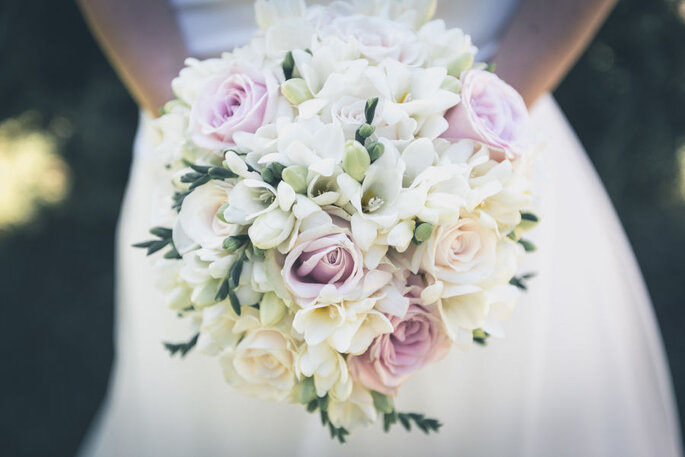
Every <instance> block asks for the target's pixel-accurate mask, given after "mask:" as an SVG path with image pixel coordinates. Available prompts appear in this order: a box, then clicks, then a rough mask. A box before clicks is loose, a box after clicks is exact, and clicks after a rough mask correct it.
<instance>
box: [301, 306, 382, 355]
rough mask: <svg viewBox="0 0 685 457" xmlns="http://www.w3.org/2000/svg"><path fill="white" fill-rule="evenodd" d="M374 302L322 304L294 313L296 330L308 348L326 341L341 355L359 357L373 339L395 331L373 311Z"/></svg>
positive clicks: (379, 314) (380, 315) (380, 314)
mask: <svg viewBox="0 0 685 457" xmlns="http://www.w3.org/2000/svg"><path fill="white" fill-rule="evenodd" d="M375 301H376V300H375V299H372V298H366V299H363V300H360V301H356V302H343V303H334V304H330V305H326V304H321V305H315V306H312V307H309V308H305V309H301V310H299V311H298V312H297V313H295V319H294V320H293V328H294V329H295V330H296V331H298V332H300V333H302V334H303V335H304V338H305V341H306V342H307V344H309V345H313V344H320V343H322V342H324V341H326V342H327V343H328V344H329V345H330V346H331V347H333V348H334V349H335V350H336V351H338V352H341V353H351V354H359V353H362V352H364V351H365V350H366V348H368V347H369V345H370V344H371V342H372V341H373V339H374V338H375V337H376V336H378V335H380V334H383V333H388V332H391V331H392V324H391V323H390V320H388V318H387V317H386V316H385V315H383V314H382V313H380V312H378V311H375V310H374V309H373V307H374V305H375Z"/></svg>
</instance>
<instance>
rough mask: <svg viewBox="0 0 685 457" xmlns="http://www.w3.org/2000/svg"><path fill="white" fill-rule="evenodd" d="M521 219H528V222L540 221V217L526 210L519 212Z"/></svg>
mask: <svg viewBox="0 0 685 457" xmlns="http://www.w3.org/2000/svg"><path fill="white" fill-rule="evenodd" d="M521 219H523V220H524V221H530V222H540V218H539V217H538V216H537V215H536V214H533V213H528V212H522V213H521Z"/></svg>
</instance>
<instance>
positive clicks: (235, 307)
mask: <svg viewBox="0 0 685 457" xmlns="http://www.w3.org/2000/svg"><path fill="white" fill-rule="evenodd" d="M228 298H229V300H230V301H231V308H233V311H235V313H236V314H237V315H238V316H240V300H238V296H237V295H236V294H235V292H233V291H232V290H229V291H228Z"/></svg>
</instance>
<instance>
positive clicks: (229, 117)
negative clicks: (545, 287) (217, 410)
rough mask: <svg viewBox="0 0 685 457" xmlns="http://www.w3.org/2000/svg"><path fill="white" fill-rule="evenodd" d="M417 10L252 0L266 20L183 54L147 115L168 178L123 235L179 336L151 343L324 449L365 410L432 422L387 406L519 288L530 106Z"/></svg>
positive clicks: (496, 320) (471, 336) (495, 315)
mask: <svg viewBox="0 0 685 457" xmlns="http://www.w3.org/2000/svg"><path fill="white" fill-rule="evenodd" d="M432 10H433V2H430V1H420V0H415V1H410V0H404V1H392V0H390V1H381V0H378V1H359V2H356V3H348V2H336V3H333V4H331V5H330V6H327V7H322V6H312V7H309V8H307V7H305V5H304V4H303V2H301V1H297V0H287V1H275V0H273V1H265V0H260V1H258V2H257V4H256V14H257V22H258V24H259V26H260V27H261V29H262V30H261V32H259V33H258V34H257V35H256V36H255V37H254V38H253V39H252V41H251V42H250V43H249V44H248V45H246V46H244V47H242V48H238V49H236V50H234V51H233V52H230V53H225V54H223V55H222V56H221V58H215V59H209V60H205V61H198V60H195V59H188V60H187V62H186V65H187V66H186V68H184V69H183V70H182V71H181V73H180V75H179V76H178V77H177V78H176V79H175V80H174V81H173V90H174V93H175V96H176V99H175V100H174V101H172V102H170V103H168V104H167V105H166V106H165V108H164V110H163V115H162V116H161V117H160V118H159V119H157V120H156V121H155V123H156V126H157V128H158V130H159V132H160V136H159V144H158V147H157V152H158V157H159V158H160V159H161V160H162V161H163V163H164V167H162V166H160V172H165V173H168V174H169V183H170V184H169V188H168V191H166V193H164V200H165V201H163V202H160V204H159V208H156V209H155V218H156V219H157V220H158V221H162V222H161V223H159V225H160V226H157V227H155V228H153V229H152V230H151V233H152V234H153V235H155V236H156V239H154V240H151V241H147V242H144V243H139V244H138V245H137V246H139V247H143V248H147V250H148V253H149V254H152V253H154V252H156V251H160V250H162V249H165V248H166V252H165V253H164V255H163V257H160V258H159V259H158V260H157V267H158V269H159V273H160V275H159V276H160V286H161V288H162V289H163V290H164V292H165V294H166V297H167V301H168V305H169V306H170V307H171V308H172V309H173V310H174V311H175V312H177V313H178V314H179V316H180V317H184V318H188V320H189V322H190V325H191V327H192V329H193V334H194V336H193V337H192V338H191V339H190V340H189V341H187V342H185V343H178V344H172V343H166V346H167V348H168V349H169V350H170V351H171V352H172V354H173V353H176V352H179V353H181V354H182V355H185V353H186V352H188V351H189V350H190V349H191V348H192V347H194V346H197V349H199V350H201V351H202V352H204V353H206V354H208V355H210V356H215V357H216V359H217V360H218V363H219V364H220V366H221V368H222V370H223V373H224V376H225V379H226V381H227V383H228V384H230V385H231V386H233V387H234V388H236V389H238V390H240V391H241V392H243V393H245V394H247V395H252V396H256V397H259V398H261V399H264V400H271V401H279V402H282V401H288V402H294V403H301V404H303V405H305V407H306V409H307V410H308V411H310V412H313V411H316V410H318V411H319V413H320V415H321V419H322V422H323V424H324V425H326V426H328V427H329V429H330V432H331V435H332V436H333V437H335V438H337V439H339V440H340V441H344V439H345V436H346V435H347V434H348V433H349V432H348V430H350V429H352V428H353V427H355V426H358V425H362V424H370V423H372V422H374V421H375V420H376V419H378V418H382V420H383V423H384V428H385V430H386V431H387V430H388V429H389V428H390V427H391V426H392V425H393V424H395V423H400V424H401V425H402V426H404V427H405V428H407V429H410V428H411V427H412V426H415V427H417V428H419V429H421V430H423V431H424V432H429V431H436V430H437V429H438V428H439V427H440V423H439V422H438V421H437V420H436V419H431V418H428V417H426V416H424V415H423V414H419V413H414V412H411V413H404V412H399V411H397V410H396V409H395V405H394V401H393V399H394V397H395V396H397V395H398V393H399V392H400V390H401V389H400V388H401V386H402V384H403V383H404V382H405V381H406V380H407V379H408V378H410V377H411V376H413V375H415V374H416V373H418V372H419V371H420V370H421V369H422V368H423V367H425V366H426V365H427V364H429V363H430V362H433V361H436V360H438V359H440V358H442V357H444V356H445V355H446V354H447V352H448V351H449V350H450V348H451V347H452V346H457V347H458V348H461V349H468V348H469V347H470V346H471V345H472V343H473V342H474V341H475V342H479V343H484V342H485V339H486V338H487V337H488V336H490V335H492V336H502V334H503V332H502V328H501V324H500V323H501V321H503V320H504V319H506V318H507V317H508V315H509V314H510V312H511V311H512V308H513V306H514V302H515V299H516V296H517V293H518V291H519V289H524V288H525V280H526V279H528V275H524V276H516V270H517V267H518V265H519V263H520V260H521V258H522V257H523V254H524V253H525V251H529V250H532V249H533V246H532V244H531V243H530V242H528V241H526V240H524V239H521V235H522V233H523V232H524V230H526V229H527V228H530V227H531V226H532V225H533V224H534V223H535V222H537V217H536V216H535V215H534V214H533V213H532V212H530V211H529V207H530V205H531V193H530V190H529V187H528V183H527V180H526V173H525V169H526V163H527V162H528V159H527V157H528V156H529V153H530V152H531V149H532V146H533V143H532V142H531V140H530V138H531V134H530V132H529V127H528V114H527V111H526V107H525V105H524V103H523V100H522V99H521V97H520V95H519V94H518V93H517V92H516V91H515V90H514V89H512V88H511V87H510V86H509V85H507V84H506V83H505V82H503V81H502V80H501V79H500V78H498V77H497V76H496V75H495V74H494V73H493V72H492V68H491V67H489V66H487V65H485V64H479V63H474V55H475V52H476V49H475V48H474V46H472V44H471V41H470V38H469V37H468V36H467V35H465V34H464V33H463V32H462V31H461V30H458V29H449V28H446V27H445V24H444V22H443V21H440V20H434V21H430V22H427V20H428V19H429V18H430V16H431V14H432ZM168 208H169V209H168ZM436 382H440V381H439V380H436ZM455 387H456V388H458V386H455Z"/></svg>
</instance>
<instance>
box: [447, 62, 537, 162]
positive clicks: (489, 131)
mask: <svg viewBox="0 0 685 457" xmlns="http://www.w3.org/2000/svg"><path fill="white" fill-rule="evenodd" d="M461 82H462V88H461V102H460V103H459V104H458V105H456V106H455V107H453V108H451V109H450V110H448V111H447V113H446V114H445V119H446V120H447V123H448V124H449V127H448V128H447V130H446V131H445V133H443V134H442V135H441V137H442V138H446V139H448V140H460V139H470V140H476V141H480V142H482V143H484V144H485V145H486V146H488V147H489V148H490V150H491V156H492V158H493V159H494V160H497V161H500V162H501V161H502V160H504V159H505V158H509V159H512V158H516V157H518V156H520V155H521V153H522V152H523V150H524V149H525V148H526V146H528V145H529V144H530V140H529V136H530V130H529V116H528V110H527V109H526V104H525V103H524V101H523V98H522V97H521V95H520V94H519V93H518V92H516V90H515V89H514V88H513V87H511V86H510V85H509V84H507V83H505V82H504V81H502V80H501V79H500V78H499V77H497V75H495V74H494V73H491V72H489V71H484V70H469V71H467V72H465V73H464V74H463V75H462V77H461Z"/></svg>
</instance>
